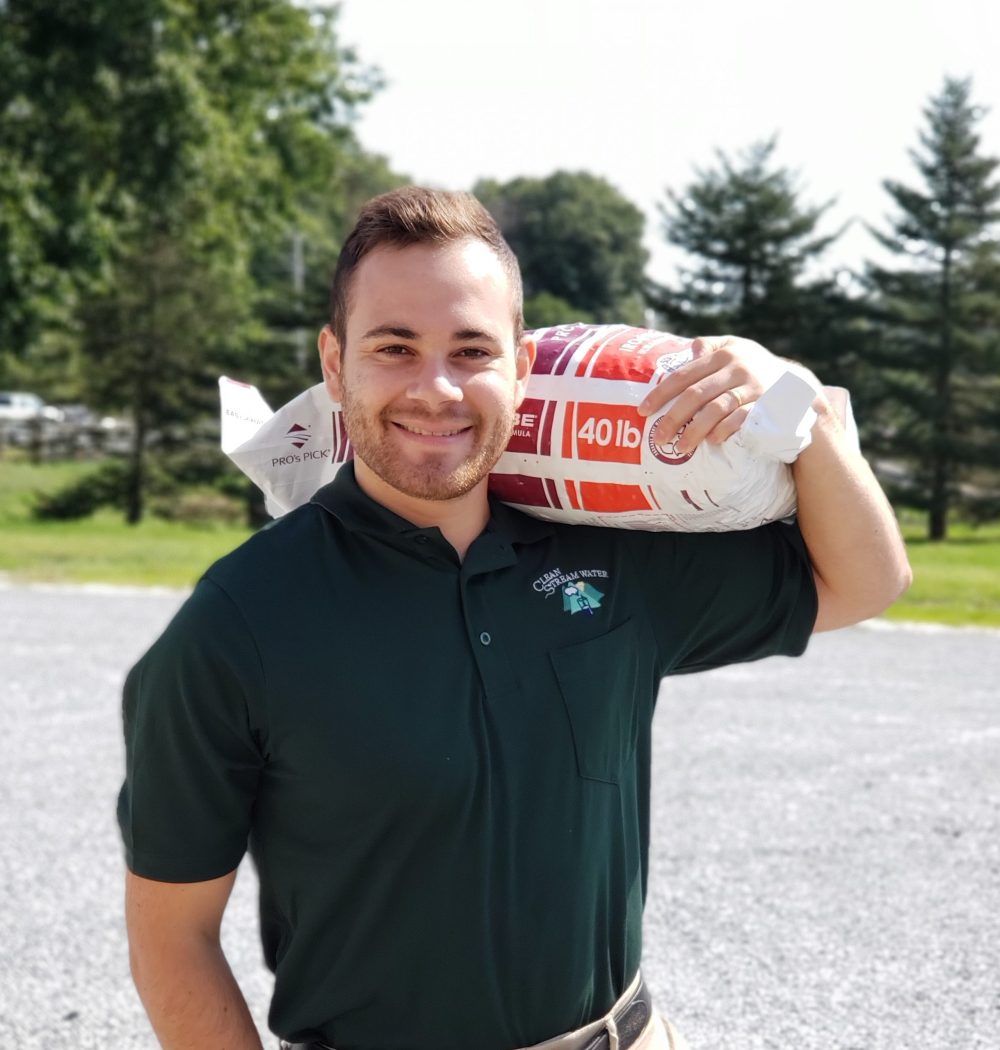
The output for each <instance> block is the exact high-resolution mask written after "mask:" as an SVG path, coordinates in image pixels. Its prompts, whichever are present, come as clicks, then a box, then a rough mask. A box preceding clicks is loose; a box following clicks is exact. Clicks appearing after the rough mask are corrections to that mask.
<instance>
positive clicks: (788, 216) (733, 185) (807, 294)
mask: <svg viewBox="0 0 1000 1050" xmlns="http://www.w3.org/2000/svg"><path fill="white" fill-rule="evenodd" d="M775 147H776V139H774V138H772V139H770V140H768V141H765V142H758V143H756V144H754V145H753V146H751V147H750V148H749V149H747V150H746V151H745V152H743V153H742V154H741V155H740V156H739V157H738V158H737V159H736V160H733V159H731V158H730V157H729V156H727V155H726V154H725V153H722V152H720V153H719V154H718V166H717V167H716V168H713V169H696V173H695V176H696V177H695V179H694V181H693V182H692V183H691V184H690V185H689V186H687V187H686V188H685V189H684V190H683V191H682V192H681V193H676V192H674V191H668V192H667V203H666V204H663V205H661V206H660V214H661V217H662V220H663V232H664V235H665V236H666V238H667V240H668V241H670V242H671V243H673V244H676V245H678V246H679V247H681V248H683V249H684V250H685V252H687V254H688V256H689V257H690V258H691V259H692V262H693V265H692V266H691V267H690V268H685V269H682V270H681V271H680V275H679V279H678V283H677V285H676V286H674V287H655V286H653V287H651V288H650V293H649V298H650V302H651V303H652V305H653V306H654V307H655V308H656V310H657V311H658V312H659V313H660V314H662V316H663V318H664V320H665V322H666V324H667V326H668V327H670V328H673V329H675V330H676V331H678V332H683V333H689V334H692V335H698V334H703V335H704V334H722V333H725V332H736V333H739V334H740V335H744V336H748V337H750V338H753V339H756V340H758V341H759V342H761V343H763V344H765V345H766V346H767V347H769V348H770V349H771V350H774V351H775V352H776V353H779V354H782V355H785V356H789V357H795V358H797V359H798V360H801V361H803V362H805V363H806V364H809V365H811V366H813V367H815V368H817V369H819V370H820V372H821V374H822V375H823V379H824V381H825V382H832V383H836V382H843V379H844V371H845V369H844V356H845V354H846V353H847V352H848V348H849V347H850V346H851V345H852V343H854V342H856V339H855V338H854V337H853V334H852V333H853V330H854V326H855V325H856V322H857V312H856V310H855V309H854V305H853V304H852V302H851V300H850V299H849V298H848V297H847V295H846V294H845V293H844V292H843V291H842V290H841V288H840V286H839V285H838V284H837V282H836V281H834V280H830V279H822V280H819V279H814V278H810V277H809V276H808V273H807V271H808V270H809V267H810V266H811V265H813V264H814V263H816V262H817V261H818V260H819V259H820V257H821V256H822V255H823V253H824V252H825V250H826V249H827V248H828V247H829V245H830V244H831V243H832V242H833V241H834V240H835V239H836V237H837V236H838V235H839V233H838V234H834V235H831V236H820V235H818V234H817V232H816V228H817V226H818V224H819V222H820V220H821V219H822V217H823V215H824V214H825V213H826V211H827V209H828V208H829V207H830V204H831V203H832V202H828V203H826V204H824V205H821V206H819V207H806V206H804V205H802V204H801V203H800V200H799V197H800V190H799V188H798V185H797V180H796V178H795V176H794V175H793V174H792V173H791V172H789V171H788V170H787V169H785V168H780V167H775V166H774V164H773V154H774V150H775Z"/></svg>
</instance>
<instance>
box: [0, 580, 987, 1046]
mask: <svg viewBox="0 0 1000 1050" xmlns="http://www.w3.org/2000/svg"><path fill="white" fill-rule="evenodd" d="M181 597H182V596H181V595H179V594H177V593H172V592H154V591H139V590H136V591H127V590H111V589H102V588H59V587H31V588H23V587H13V586H9V585H7V586H4V585H2V584H0V675H2V681H3V689H2V692H0V716H2V718H3V721H4V724H5V725H6V726H7V729H6V731H5V732H4V735H3V739H4V752H3V756H2V773H0V843H2V849H0V878H2V890H3V898H2V900H3V907H2V910H0V946H2V947H0V1048H2V1050H8V1048H9V1050H14V1048H38V1050H48V1048H52V1047H56V1046H58V1047H67V1048H68V1047H73V1048H78V1050H92V1048H93V1050H96V1048H107V1050H111V1048H113V1050H152V1048H153V1047H155V1046H156V1041H155V1039H154V1038H153V1036H152V1033H151V1031H150V1029H149V1026H148V1024H147V1022H146V1020H145V1016H144V1014H143V1013H142V1010H141V1008H140V1006H139V1004H138V1001H137V999H136V997H135V993H134V991H133V989H132V985H131V982H130V980H129V977H128V964H127V957H126V946H125V936H124V930H123V923H122V917H121V851H120V846H119V842H118V835H117V828H116V826H115V823H114V800H115V796H116V793H117V790H118V786H119V782H120V779H121V772H122V745H121V741H120V728H119V722H120V710H119V703H120V701H119V690H120V687H121V682H122V678H123V674H124V671H125V669H126V668H127V666H128V665H129V664H130V663H131V662H132V661H133V660H134V659H135V658H136V657H137V656H138V655H139V654H140V652H141V651H142V650H143V649H144V648H145V647H146V645H148V644H149V642H150V641H151V640H152V639H153V637H154V636H155V635H156V633H157V632H158V631H159V629H160V628H161V627H162V626H163V624H164V623H165V622H166V620H167V619H168V618H169V616H170V615H171V613H172V612H173V610H174V609H175V608H176V606H177V604H178V603H179V602H180V600H181ZM657 720H658V732H657V750H656V754H655V766H656V769H655V777H654V785H655V791H654V799H653V820H654V835H653V850H652V857H651V876H650V893H649V901H648V906H647V912H646V950H645V956H646V966H645V969H646V974H647V978H648V980H649V983H650V985H651V987H652V988H653V989H654V992H655V993H656V996H657V1001H658V1003H659V1005H660V1006H661V1008H663V1009H664V1010H665V1011H667V1012H668V1013H669V1014H670V1016H671V1017H672V1018H673V1020H674V1021H675V1023H676V1024H677V1026H678V1027H679V1028H680V1029H681V1031H682V1032H684V1034H685V1035H686V1036H687V1038H688V1040H689V1042H690V1043H691V1050H756V1048H765V1047H766V1048H782V1050H813V1048H815V1050H980V1048H981V1050H998V1048H1000V632H991V631H985V630H982V631H977V630H944V629H929V628H915V627H914V628H902V627H889V626H887V625H885V624H883V623H881V622H876V623H875V624H872V625H865V626H864V627H860V628H854V629H851V630H847V631H841V632H838V633H836V634H832V635H823V636H820V637H818V638H816V639H815V640H814V642H813V644H812V646H811V647H810V651H809V653H808V654H807V655H806V656H805V657H804V658H802V659H800V660H785V659H773V660H769V661H765V662H763V663H759V664H755V665H746V666H741V667H733V668H727V669H725V670H722V671H715V672H711V673H709V674H703V675H697V676H692V677H688V678H682V679H676V680H672V681H668V682H667V683H666V685H665V686H664V689H663V692H662V693H661V699H660V706H659V713H658V715H657ZM224 938H225V944H226V950H227V953H228V954H229V956H230V958H231V960H232V962H233V968H234V970H235V971H236V973H237V976H238V978H239V980H240V983H241V984H242V986H243V988H244V990H245V992H246V994H247V998H248V1000H249V1001H250V1003H251V1007H252V1009H253V1011H254V1014H255V1016H256V1018H257V1020H258V1023H259V1024H260V1026H261V1028H262V1030H264V1029H265V1016H266V1010H267V999H268V990H269V978H268V975H267V974H266V972H265V971H264V970H263V968H262V965H261V963H260V959H259V955H260V953H259V949H258V945H257V940H256V914H255V905H254V875H253V872H252V871H251V870H248V869H246V868H244V869H243V870H242V871H241V875H240V878H239V880H238V882H237V888H236V892H235V895H234V898H233V901H232V903H231V905H230V909H229V912H228V913H227V918H226V923H225V927H224ZM268 1045H269V1046H272V1045H273V1041H271V1042H269V1043H268ZM470 1050H474V1048H470Z"/></svg>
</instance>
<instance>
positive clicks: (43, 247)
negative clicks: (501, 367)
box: [0, 0, 390, 521]
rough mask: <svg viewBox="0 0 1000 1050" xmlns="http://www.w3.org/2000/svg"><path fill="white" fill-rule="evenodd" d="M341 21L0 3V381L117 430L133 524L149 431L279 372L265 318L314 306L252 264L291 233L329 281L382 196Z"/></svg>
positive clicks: (263, 3)
mask: <svg viewBox="0 0 1000 1050" xmlns="http://www.w3.org/2000/svg"><path fill="white" fill-rule="evenodd" d="M336 15H337V9H336V6H335V5H324V4H316V5H309V7H308V8H307V7H306V6H304V5H299V4H296V3H294V2H292V0H258V2H255V3H253V4H248V3H237V2H233V0H93V2H91V3H87V4H80V3H77V2H76V0H48V2H46V3H44V4H38V3H34V2H32V0H9V2H8V3H5V4H0V153H2V155H3V156H4V166H3V171H2V172H0V296H2V297H3V302H4V309H3V311H2V315H0V381H3V382H4V383H5V385H6V384H7V381H9V380H10V379H13V378H17V379H19V380H20V381H19V382H18V384H17V385H18V386H28V387H29V388H33V389H37V390H39V391H40V392H42V393H44V394H48V395H49V396H53V395H56V396H58V397H60V398H61V399H65V400H86V401H88V402H90V403H91V404H92V405H93V406H94V407H95V408H100V409H102V410H104V411H109V412H113V413H116V414H127V415H129V416H130V418H131V421H132V424H133V426H132V433H133V435H134V447H133V451H132V455H131V457H130V461H129V467H128V471H129V475H128V476H129V481H128V487H127V498H126V507H127V514H128V517H129V520H131V521H137V520H138V519H139V518H140V517H141V515H142V511H143V494H144V491H145V488H146V485H147V476H148V474H149V470H148V467H147V465H146V463H145V459H146V450H147V445H148V444H149V443H150V442H151V441H152V440H153V439H154V438H155V436H156V435H157V433H162V432H163V431H164V430H165V429H167V428H169V427H171V426H173V425H177V424H182V423H188V422H190V421H192V420H194V419H197V418H198V417H199V416H201V415H202V414H204V413H206V412H209V411H211V412H212V413H213V414H214V412H215V406H214V404H211V405H209V402H210V401H211V400H214V397H213V392H214V379H215V377H216V376H217V375H218V374H219V373H220V372H223V371H227V370H230V371H235V372H238V373H242V374H245V373H246V372H247V371H251V372H257V373H263V374H265V375H268V374H272V373H276V374H278V375H279V376H280V375H284V374H286V373H288V372H289V366H288V360H289V358H291V359H292V360H293V362H294V361H295V354H294V350H293V347H292V346H291V345H290V344H289V343H288V342H287V341H284V343H283V340H282V338H281V337H280V335H274V334H272V333H271V326H272V325H273V324H274V317H273V310H271V309H270V308H269V304H273V303H274V301H275V300H277V299H278V298H279V297H280V296H281V295H282V294H284V295H285V298H286V301H288V302H290V303H291V304H292V306H293V309H294V313H295V317H294V318H293V320H294V321H295V322H298V323H301V321H302V318H303V317H304V316H305V315H306V311H307V310H309V311H312V310H313V309H314V307H315V305H316V304H317V303H318V301H319V296H318V295H315V294H310V295H309V296H308V297H307V296H306V295H305V294H304V293H297V292H296V293H295V294H292V290H291V289H288V288H285V287H281V286H280V284H279V285H278V286H275V285H273V284H272V283H271V277H272V274H271V273H269V272H268V269H267V267H266V266H263V267H257V266H256V265H255V261H256V260H259V259H260V258H262V257H267V256H268V254H269V253H273V252H274V251H275V248H276V246H277V245H280V244H282V242H286V243H287V240H288V237H289V235H290V233H291V231H293V230H308V231H309V234H310V236H311V238H312V239H311V241H310V250H311V253H312V257H311V259H310V264H311V269H310V272H315V273H316V274H322V275H323V277H322V279H325V277H326V274H327V273H328V272H329V269H330V264H329V262H328V263H327V264H325V265H321V264H320V263H319V261H318V257H319V253H320V252H323V253H324V254H325V255H326V257H327V259H329V258H330V257H331V256H333V254H334V252H335V248H336V243H335V237H336V236H337V234H338V232H339V231H340V230H342V229H343V226H344V224H345V222H346V216H347V214H348V213H349V211H350V210H351V209H352V207H353V205H354V203H355V202H356V201H357V200H358V198H359V197H361V196H367V195H368V194H367V193H366V192H364V191H363V189H362V187H363V186H369V185H373V184H374V187H375V188H376V189H380V188H382V184H383V183H384V182H385V181H386V180H387V179H389V178H390V173H389V171H388V168H387V166H386V165H385V162H384V161H382V160H381V159H380V158H369V157H367V156H366V155H365V154H364V153H363V151H362V150H361V148H360V147H359V145H358V143H357V140H356V138H355V136H354V133H353V127H352V120H353V116H354V113H355V110H356V107H357V106H358V105H359V104H360V103H362V102H364V101H365V100H366V99H367V98H368V97H369V96H370V94H371V93H372V91H374V90H375V89H376V88H377V86H378V83H379V81H378V78H377V76H375V75H374V74H373V73H371V71H368V70H366V69H364V68H362V67H361V66H359V65H358V63H357V61H356V59H355V57H354V55H353V54H352V53H351V52H350V51H349V50H347V49H344V48H342V47H341V45H340V43H339V41H338V38H337V34H336ZM315 283H317V284H318V281H317V282H315ZM311 291H312V292H314V291H315V289H312V290H311ZM324 298H325V295H324ZM309 316H310V324H309V327H310V328H311V327H313V326H314V324H315V318H316V317H317V316H322V313H318V314H317V313H315V312H312V313H310V314H309ZM276 342H277V343H278V344H279V347H278V351H279V352H278V353H277V354H275V353H270V354H269V353H267V352H266V350H267V349H273V348H274V344H275V343H276ZM282 343H283V345H282ZM292 371H294V368H293V369H292ZM299 374H300V375H301V366H300V368H299ZM252 378H257V379H260V378H261V375H260V374H255V375H252ZM301 385H302V384H301V382H300V383H298V384H297V386H298V387H301Z"/></svg>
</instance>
